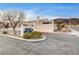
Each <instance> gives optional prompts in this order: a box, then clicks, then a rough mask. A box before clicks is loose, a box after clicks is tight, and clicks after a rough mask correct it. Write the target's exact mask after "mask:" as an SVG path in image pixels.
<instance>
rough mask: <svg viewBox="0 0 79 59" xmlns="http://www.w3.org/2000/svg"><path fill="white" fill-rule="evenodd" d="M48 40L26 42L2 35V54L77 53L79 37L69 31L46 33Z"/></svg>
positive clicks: (0, 51)
mask: <svg viewBox="0 0 79 59" xmlns="http://www.w3.org/2000/svg"><path fill="white" fill-rule="evenodd" d="M44 35H46V36H47V40H45V41H42V42H26V41H22V40H18V39H12V38H7V37H2V36H0V54H1V55H75V54H76V55H77V54H79V38H78V37H76V36H74V35H70V34H68V33H56V34H55V33H53V34H44Z"/></svg>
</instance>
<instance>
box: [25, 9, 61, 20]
mask: <svg viewBox="0 0 79 59" xmlns="http://www.w3.org/2000/svg"><path fill="white" fill-rule="evenodd" d="M25 15H26V19H25V20H26V21H29V20H36V19H37V16H39V17H40V19H49V20H51V19H56V18H61V16H53V15H43V14H38V13H36V12H35V9H31V10H25Z"/></svg>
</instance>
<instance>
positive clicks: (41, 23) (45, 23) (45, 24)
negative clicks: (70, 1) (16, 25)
mask: <svg viewBox="0 0 79 59" xmlns="http://www.w3.org/2000/svg"><path fill="white" fill-rule="evenodd" d="M26 27H29V28H32V29H33V30H34V31H39V32H54V23H53V20H48V19H40V20H34V21H26V22H23V24H22V28H26Z"/></svg>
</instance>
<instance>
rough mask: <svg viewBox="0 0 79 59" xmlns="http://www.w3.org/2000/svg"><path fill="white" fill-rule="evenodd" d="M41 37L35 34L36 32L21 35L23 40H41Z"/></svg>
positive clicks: (40, 34) (37, 33)
mask: <svg viewBox="0 0 79 59" xmlns="http://www.w3.org/2000/svg"><path fill="white" fill-rule="evenodd" d="M41 37H42V33H41V32H36V31H33V32H26V33H24V35H23V38H25V39H38V38H41Z"/></svg>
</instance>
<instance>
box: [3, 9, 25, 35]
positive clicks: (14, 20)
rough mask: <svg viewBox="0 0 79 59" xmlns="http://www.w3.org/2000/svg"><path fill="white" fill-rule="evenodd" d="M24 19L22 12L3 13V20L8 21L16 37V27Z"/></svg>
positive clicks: (10, 11) (9, 11)
mask: <svg viewBox="0 0 79 59" xmlns="http://www.w3.org/2000/svg"><path fill="white" fill-rule="evenodd" d="M24 18H25V15H24V12H23V11H20V10H8V11H4V13H3V20H5V21H9V23H10V24H11V27H12V29H13V31H14V34H15V35H16V34H17V33H16V26H17V24H18V23H21V22H22V20H23V19H24Z"/></svg>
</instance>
